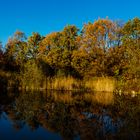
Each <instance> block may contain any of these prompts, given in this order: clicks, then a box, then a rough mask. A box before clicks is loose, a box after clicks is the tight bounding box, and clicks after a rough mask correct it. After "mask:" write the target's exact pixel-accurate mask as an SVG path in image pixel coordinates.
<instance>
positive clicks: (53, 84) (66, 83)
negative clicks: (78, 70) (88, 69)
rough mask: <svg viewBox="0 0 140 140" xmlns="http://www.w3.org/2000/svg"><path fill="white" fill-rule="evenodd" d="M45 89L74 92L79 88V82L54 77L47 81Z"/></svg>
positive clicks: (68, 78)
mask: <svg viewBox="0 0 140 140" xmlns="http://www.w3.org/2000/svg"><path fill="white" fill-rule="evenodd" d="M46 84H47V86H46V88H47V89H55V90H76V89H79V88H80V86H81V82H80V81H78V80H76V79H74V78H73V77H70V76H69V77H55V78H51V79H48V80H47V82H46Z"/></svg>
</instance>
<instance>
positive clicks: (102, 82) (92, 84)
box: [85, 77, 116, 92]
mask: <svg viewBox="0 0 140 140" xmlns="http://www.w3.org/2000/svg"><path fill="white" fill-rule="evenodd" d="M115 83H116V82H115V79H113V78H109V77H100V78H97V79H94V80H91V79H90V80H88V81H86V82H85V87H87V88H88V89H91V90H94V91H100V92H113V91H114V90H115Z"/></svg>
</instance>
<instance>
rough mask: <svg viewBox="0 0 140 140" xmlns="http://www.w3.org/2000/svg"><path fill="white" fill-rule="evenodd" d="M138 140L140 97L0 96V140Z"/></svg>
mask: <svg viewBox="0 0 140 140" xmlns="http://www.w3.org/2000/svg"><path fill="white" fill-rule="evenodd" d="M11 139H13V140H61V139H64V140H80V139H81V140H100V139H101V140H102V139H103V140H114V139H115V140H121V139H122V140H139V139H140V95H133V96H132V95H129V94H128V95H123V94H122V95H117V94H113V93H72V92H67V93H66V92H64V93H62V92H55V91H47V92H46V91H44V92H20V93H18V92H10V91H9V92H2V93H0V140H11Z"/></svg>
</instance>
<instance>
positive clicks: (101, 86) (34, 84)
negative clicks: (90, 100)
mask: <svg viewBox="0 0 140 140" xmlns="http://www.w3.org/2000/svg"><path fill="white" fill-rule="evenodd" d="M40 75H41V74H39V75H36V77H33V78H32V76H31V73H30V77H29V76H27V75H20V74H17V73H11V72H4V71H0V85H1V87H2V88H9V87H12V88H13V87H14V88H19V89H20V90H46V89H49V90H74V91H99V92H118V93H123V92H129V93H140V85H139V80H135V81H122V80H120V81H117V80H116V79H115V78H112V77H94V78H90V79H83V80H79V79H75V78H73V77H71V76H68V77H51V78H50V77H45V76H41V77H40Z"/></svg>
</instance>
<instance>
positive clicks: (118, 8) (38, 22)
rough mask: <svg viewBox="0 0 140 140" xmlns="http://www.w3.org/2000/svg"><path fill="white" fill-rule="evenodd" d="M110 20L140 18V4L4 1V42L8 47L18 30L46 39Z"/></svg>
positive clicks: (0, 2)
mask: <svg viewBox="0 0 140 140" xmlns="http://www.w3.org/2000/svg"><path fill="white" fill-rule="evenodd" d="M106 16H108V17H109V18H110V19H112V20H115V19H121V20H123V21H127V20H128V19H132V18H134V17H140V0H0V41H2V42H3V44H5V42H6V41H7V39H8V37H9V36H11V35H12V34H13V33H14V32H15V31H16V30H21V31H23V32H25V33H26V35H27V36H29V35H31V33H32V32H39V33H40V34H41V35H46V34H48V33H50V32H54V31H60V30H62V29H63V28H64V26H66V25H67V24H74V25H76V26H77V27H79V28H81V27H82V26H83V24H84V23H87V22H89V21H91V22H93V21H94V20H96V19H98V18H99V17H100V18H105V17H106Z"/></svg>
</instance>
